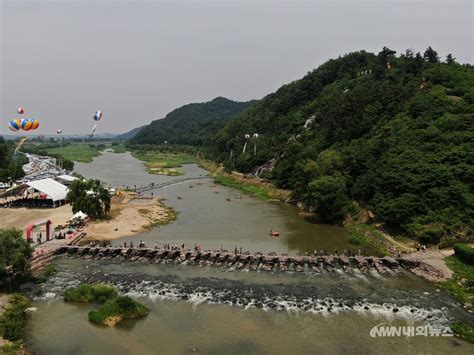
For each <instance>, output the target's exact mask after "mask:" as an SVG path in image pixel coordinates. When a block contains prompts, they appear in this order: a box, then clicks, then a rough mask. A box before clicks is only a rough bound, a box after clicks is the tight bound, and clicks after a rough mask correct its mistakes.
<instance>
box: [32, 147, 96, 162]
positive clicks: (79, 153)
mask: <svg viewBox="0 0 474 355" xmlns="http://www.w3.org/2000/svg"><path fill="white" fill-rule="evenodd" d="M39 148H40V149H41V147H39ZM104 149H105V147H104V145H103V144H101V145H98V144H93V143H90V144H89V143H79V142H77V143H76V142H74V143H70V144H68V145H66V146H64V147H62V148H59V147H57V148H46V149H44V151H46V152H47V153H49V154H58V155H61V156H62V157H63V158H64V159H67V160H73V161H78V162H81V163H91V162H92V160H93V159H94V157H97V156H99V155H100V154H101V153H100V152H101V151H102V150H104Z"/></svg>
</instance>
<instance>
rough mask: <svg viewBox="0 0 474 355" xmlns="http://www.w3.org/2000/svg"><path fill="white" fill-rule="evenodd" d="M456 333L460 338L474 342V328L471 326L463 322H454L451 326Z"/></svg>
mask: <svg viewBox="0 0 474 355" xmlns="http://www.w3.org/2000/svg"><path fill="white" fill-rule="evenodd" d="M450 328H451V330H452V331H453V332H454V334H457V335H458V336H459V337H460V338H462V339H464V340H467V341H469V342H471V343H474V328H473V327H469V326H467V325H465V324H462V323H453V324H451V326H450Z"/></svg>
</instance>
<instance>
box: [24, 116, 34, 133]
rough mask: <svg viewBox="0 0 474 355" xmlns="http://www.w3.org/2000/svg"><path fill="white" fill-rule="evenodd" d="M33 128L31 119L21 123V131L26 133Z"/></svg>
mask: <svg viewBox="0 0 474 355" xmlns="http://www.w3.org/2000/svg"><path fill="white" fill-rule="evenodd" d="M32 127H33V122H32V121H31V119H25V120H23V121H21V129H22V130H24V131H29V130H30V129H31V128H32Z"/></svg>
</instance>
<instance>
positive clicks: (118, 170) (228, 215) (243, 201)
mask: <svg viewBox="0 0 474 355" xmlns="http://www.w3.org/2000/svg"><path fill="white" fill-rule="evenodd" d="M75 170H76V172H78V173H79V174H81V175H84V176H86V177H93V178H97V179H100V180H101V181H104V182H105V183H107V184H109V185H110V186H114V187H125V186H131V187H133V186H134V185H137V186H144V185H148V184H150V183H155V184H159V183H162V182H166V181H171V180H176V179H177V178H179V179H180V178H193V177H202V176H206V175H207V171H205V170H203V169H201V168H200V167H199V166H197V165H196V164H189V165H185V166H183V168H182V170H183V171H184V173H185V175H184V176H179V177H175V176H163V175H150V174H148V173H147V172H146V171H145V169H144V166H143V163H142V162H141V161H138V160H137V159H135V158H134V157H132V156H131V154H130V153H123V154H115V153H112V152H110V151H107V152H104V154H103V155H101V156H99V157H97V158H95V159H94V161H93V163H91V164H87V163H76V166H75ZM152 192H153V193H154V195H155V196H156V195H158V196H160V197H162V198H164V199H166V201H165V203H166V204H167V205H168V206H171V207H173V208H174V209H175V210H176V211H177V212H178V219H177V220H176V221H174V222H172V223H170V224H168V225H166V226H161V227H157V228H155V229H152V230H150V231H148V232H146V233H142V234H140V235H137V236H135V237H133V239H135V240H140V239H142V240H143V241H145V243H147V244H148V245H149V246H152V245H154V243H155V241H159V242H165V243H178V244H180V245H181V244H182V243H185V244H186V245H188V246H192V245H194V244H195V243H200V244H201V246H202V247H203V248H209V249H218V248H220V247H221V246H222V247H223V248H226V249H228V250H234V248H235V246H237V247H238V248H240V247H242V248H243V249H244V250H250V251H261V252H265V253H266V252H271V251H275V252H278V253H281V252H283V253H291V254H296V253H305V252H308V253H313V252H314V250H315V249H316V250H318V251H319V250H321V249H324V250H327V251H333V250H334V249H337V250H338V251H339V252H341V251H343V250H344V249H349V248H352V249H353V250H356V249H358V247H355V246H353V245H351V244H349V239H348V235H347V233H346V231H345V230H344V229H343V228H341V227H339V226H332V225H323V224H316V223H312V222H311V221H309V220H306V219H304V218H302V217H301V216H300V215H299V210H298V208H297V207H295V206H292V205H289V204H285V203H281V202H277V201H275V202H265V201H261V200H259V199H257V198H253V197H250V196H248V195H246V194H244V193H242V192H240V191H238V190H235V189H231V188H227V187H224V186H218V185H217V186H216V185H214V183H213V182H212V179H209V180H202V181H189V182H183V183H178V184H176V185H171V186H166V187H164V188H161V189H157V190H152V191H149V192H147V194H151V193H152ZM178 196H180V197H181V198H182V199H181V200H178V198H177V197H178ZM227 199H230V201H228V200H227ZM270 229H273V230H275V231H278V232H280V237H278V238H271V237H270V236H269V234H268V233H269V231H270ZM131 239H132V238H129V237H128V238H123V239H119V240H116V241H114V242H113V243H112V244H115V245H117V244H123V241H124V240H126V241H127V242H128V241H130V240H131ZM365 251H366V253H367V254H373V253H374V250H372V249H370V248H365Z"/></svg>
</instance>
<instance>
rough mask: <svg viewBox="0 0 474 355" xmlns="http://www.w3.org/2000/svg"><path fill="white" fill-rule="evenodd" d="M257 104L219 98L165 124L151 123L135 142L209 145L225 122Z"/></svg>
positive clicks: (194, 106)
mask: <svg viewBox="0 0 474 355" xmlns="http://www.w3.org/2000/svg"><path fill="white" fill-rule="evenodd" d="M252 103H254V101H248V102H236V101H232V100H229V99H226V98H224V97H217V98H215V99H214V100H212V101H209V102H204V103H192V104H189V105H185V106H182V107H180V108H177V109H175V110H173V111H172V112H170V113H169V114H167V115H166V117H165V118H163V119H161V120H156V121H153V122H151V123H150V124H149V125H148V126H145V127H144V128H143V129H141V130H140V132H139V133H138V134H136V135H135V137H133V138H132V139H131V143H135V144H163V143H164V142H165V141H167V142H168V143H170V144H182V145H195V146H201V145H204V144H209V143H210V141H211V138H212V137H213V136H214V135H215V133H216V132H217V131H218V130H219V129H220V128H222V127H223V126H224V124H225V122H226V121H227V120H228V119H230V118H231V117H234V116H236V115H238V114H240V113H241V112H242V111H244V110H245V109H246V108H248V107H249V106H250V105H251V104H252Z"/></svg>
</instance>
